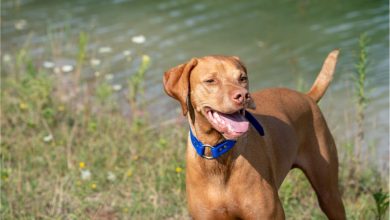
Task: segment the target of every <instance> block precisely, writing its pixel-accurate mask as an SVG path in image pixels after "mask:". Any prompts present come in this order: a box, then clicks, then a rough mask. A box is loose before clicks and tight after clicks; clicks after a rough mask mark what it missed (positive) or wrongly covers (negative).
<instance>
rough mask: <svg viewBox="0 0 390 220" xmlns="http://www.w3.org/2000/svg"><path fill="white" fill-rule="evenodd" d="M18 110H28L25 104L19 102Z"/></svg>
mask: <svg viewBox="0 0 390 220" xmlns="http://www.w3.org/2000/svg"><path fill="white" fill-rule="evenodd" d="M19 108H20V110H26V109H27V108H28V105H27V103H25V102H20V103H19Z"/></svg>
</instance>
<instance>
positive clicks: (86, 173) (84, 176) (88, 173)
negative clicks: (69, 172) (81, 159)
mask: <svg viewBox="0 0 390 220" xmlns="http://www.w3.org/2000/svg"><path fill="white" fill-rule="evenodd" d="M91 175H92V174H91V171H89V170H81V179H82V180H89V179H91Z"/></svg>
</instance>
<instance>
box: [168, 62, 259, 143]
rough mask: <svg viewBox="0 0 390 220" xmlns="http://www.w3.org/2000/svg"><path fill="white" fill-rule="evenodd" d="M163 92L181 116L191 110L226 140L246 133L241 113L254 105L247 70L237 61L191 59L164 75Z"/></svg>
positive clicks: (246, 127)
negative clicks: (179, 105)
mask: <svg viewBox="0 0 390 220" xmlns="http://www.w3.org/2000/svg"><path fill="white" fill-rule="evenodd" d="M164 89H165V92H166V93H167V94H168V95H169V96H171V97H173V98H175V99H177V100H178V101H179V102H180V104H181V108H182V111H183V114H184V115H186V114H187V112H188V111H189V109H188V108H191V107H192V108H193V109H194V111H195V112H196V113H197V114H200V115H202V116H203V117H205V118H206V119H207V121H208V122H209V123H210V124H211V126H212V127H213V128H214V129H216V130H217V131H219V132H220V133H221V134H222V135H223V136H224V137H225V138H227V139H236V138H238V137H239V136H241V135H242V134H244V133H245V132H246V131H247V130H248V126H249V123H248V121H247V120H246V119H245V117H244V110H245V109H246V108H252V109H254V108H255V103H254V102H253V100H252V98H251V96H250V94H249V92H248V76H247V71H246V68H245V66H244V65H243V64H242V62H241V61H240V60H239V59H238V58H237V57H228V56H206V57H202V58H193V59H191V60H190V61H189V62H187V63H185V64H181V65H179V66H177V67H174V68H172V69H170V70H168V71H167V72H165V74H164ZM188 102H189V103H188Z"/></svg>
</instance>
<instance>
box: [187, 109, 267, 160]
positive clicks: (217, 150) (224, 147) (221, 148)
mask: <svg viewBox="0 0 390 220" xmlns="http://www.w3.org/2000/svg"><path fill="white" fill-rule="evenodd" d="M245 118H246V119H247V120H248V121H249V122H250V123H251V124H252V126H253V127H255V129H256V130H257V132H258V133H259V134H260V136H264V129H263V127H262V126H261V124H260V123H259V122H258V121H257V120H256V118H255V117H254V116H253V115H252V114H251V113H249V112H248V111H245ZM190 137H191V143H192V146H194V148H195V150H196V152H197V153H198V154H199V156H201V157H203V158H206V159H215V158H218V157H220V156H221V155H222V154H224V153H226V152H228V151H229V150H230V149H232V148H233V147H234V145H235V144H236V141H235V140H224V141H222V142H221V143H219V144H217V145H215V146H210V145H208V144H203V143H202V142H201V141H199V140H198V139H197V138H196V137H195V135H194V134H193V133H192V130H191V128H190ZM206 148H210V151H211V156H207V155H205V149H206Z"/></svg>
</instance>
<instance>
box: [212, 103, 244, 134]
mask: <svg viewBox="0 0 390 220" xmlns="http://www.w3.org/2000/svg"><path fill="white" fill-rule="evenodd" d="M205 114H206V118H207V120H208V121H209V122H210V123H211V125H212V126H213V127H214V128H215V129H216V130H217V131H219V132H220V133H221V134H222V135H223V136H224V137H225V138H226V139H237V138H238V137H240V136H241V135H243V134H245V133H246V132H247V131H248V128H249V122H248V120H247V119H246V118H245V115H244V114H245V110H244V109H241V110H239V111H236V112H233V113H231V114H226V113H221V112H218V111H215V110H213V109H211V108H209V107H206V108H205Z"/></svg>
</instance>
